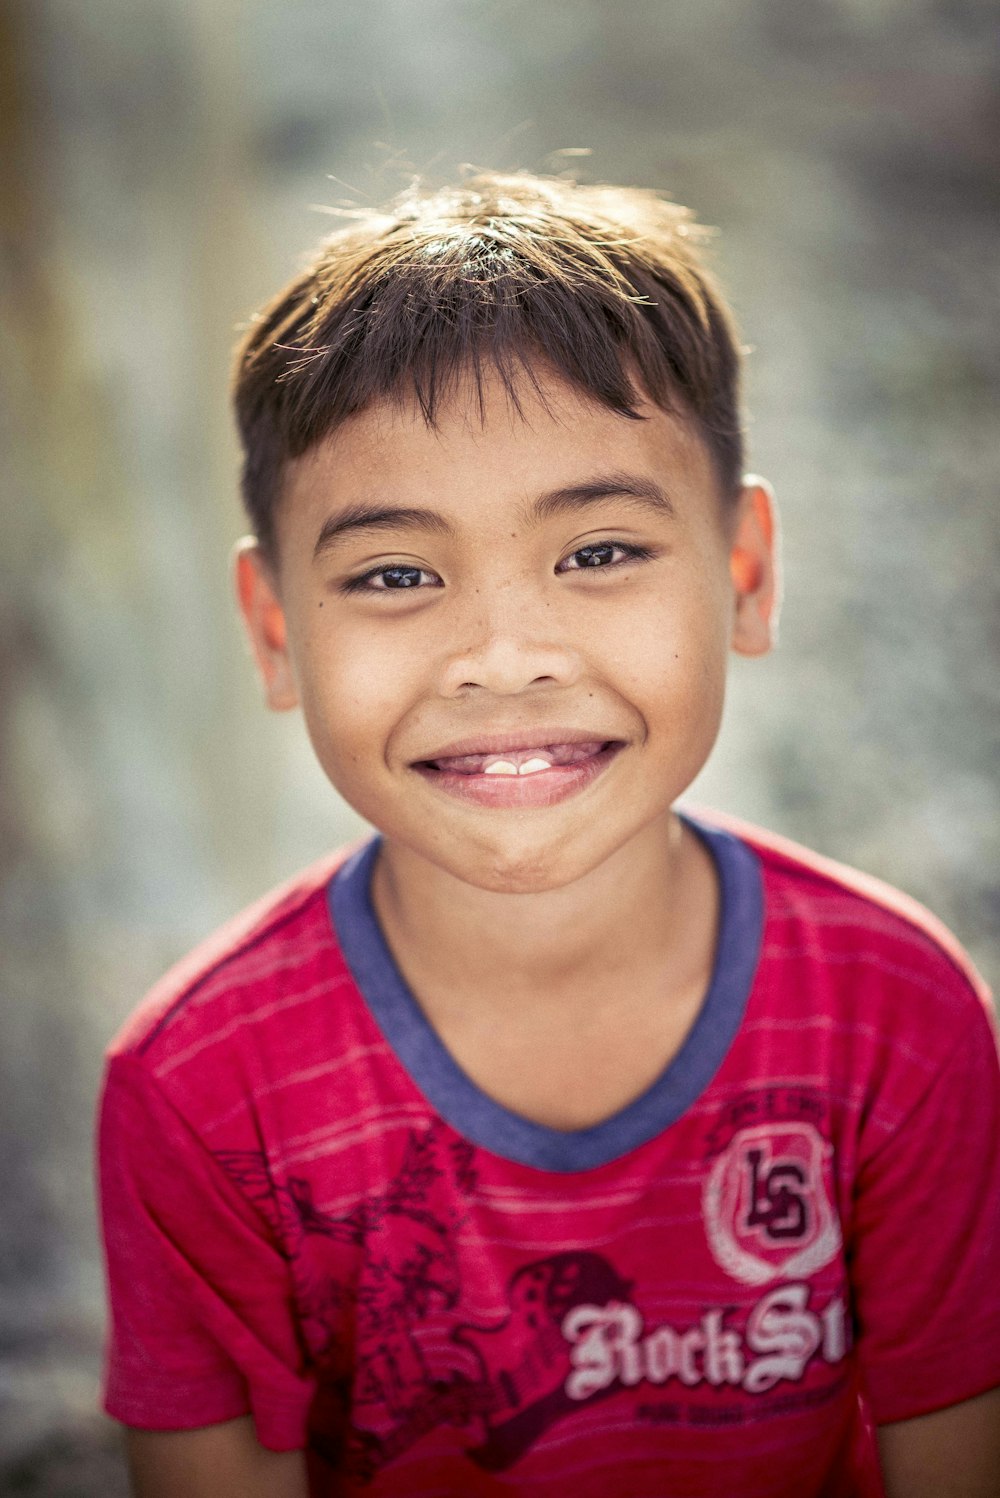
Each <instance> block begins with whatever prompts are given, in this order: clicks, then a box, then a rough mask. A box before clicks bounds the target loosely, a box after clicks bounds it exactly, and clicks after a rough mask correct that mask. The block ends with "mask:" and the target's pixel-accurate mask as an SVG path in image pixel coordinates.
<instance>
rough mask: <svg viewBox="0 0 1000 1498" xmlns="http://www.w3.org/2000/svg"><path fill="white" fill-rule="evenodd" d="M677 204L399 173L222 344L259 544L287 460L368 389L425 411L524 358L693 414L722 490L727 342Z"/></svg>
mask: <svg viewBox="0 0 1000 1498" xmlns="http://www.w3.org/2000/svg"><path fill="white" fill-rule="evenodd" d="M706 233H707V231H706V230H704V229H702V228H700V227H699V226H698V225H697V224H695V223H694V221H693V219H692V216H691V214H690V213H689V212H688V210H687V209H686V208H682V207H680V206H679V205H677V204H675V203H671V202H669V201H666V200H665V199H663V198H661V197H660V196H658V195H657V194H656V193H654V192H652V191H648V190H643V189H634V188H616V187H605V186H582V185H580V184H577V183H573V182H567V181H564V180H562V179H551V178H544V177H535V176H529V175H527V174H517V175H514V176H499V175H494V174H487V175H481V176H476V177H473V178H471V179H469V180H468V181H466V182H464V183H462V184H461V185H459V186H457V187H453V188H449V189H446V190H444V191H425V190H419V189H416V190H410V191H407V192H406V193H403V194H402V195H401V196H400V197H398V198H397V199H396V200H395V201H394V202H393V203H392V204H391V205H390V207H389V209H388V210H387V211H386V212H385V213H381V214H373V215H371V216H369V217H365V218H363V219H360V220H356V221H354V222H352V223H351V224H350V225H349V227H347V228H346V229H343V230H342V231H340V232H339V233H337V234H334V235H333V237H332V238H330V239H329V240H328V241H327V242H326V243H325V244H324V245H323V246H322V248H321V251H320V254H319V256H318V258H317V259H316V260H314V261H313V263H312V264H311V265H310V266H309V267H308V268H307V269H306V270H305V271H304V272H303V273H302V274H301V275H299V276H297V277H296V278H295V279H294V280H293V281H292V282H291V284H290V285H289V286H288V287H286V288H285V290H283V291H282V292H281V293H280V294H279V295H278V296H277V297H276V298H275V299H274V301H273V302H271V304H270V305H269V306H268V307H266V308H265V309H264V310H263V311H262V312H260V313H259V314H257V316H256V317H255V318H254V319H253V321H252V323H251V325H250V329H249V331H248V333H247V334H246V336H245V338H244V339H243V341H242V343H241V345H240V348H239V351H238V355H237V361H236V373H235V387H234V394H235V403H236V412H237V418H238V421H239V427H240V434H241V437H242V440H243V446H244V451H245V462H244V467H243V480H242V487H243V498H244V502H245V505H246V509H247V512H248V514H249V517H250V520H251V522H252V524H253V527H254V530H255V532H256V534H257V537H258V539H259V540H260V542H261V544H262V545H263V546H264V547H265V548H269V549H272V550H273V547H274V542H275V513H276V509H277V506H278V503H279V500H280V496H281V488H282V478H283V473H284V469H285V465H286V463H287V462H288V461H289V460H290V459H292V458H296V457H299V456H301V455H302V454H303V453H305V452H307V451H308V450H309V449H310V448H311V447H312V446H313V445H314V444H315V443H317V442H319V441H320V440H321V439H322V438H323V437H325V436H327V435H328V434H329V433H330V432H332V431H333V430H334V429H335V428H336V427H337V426H338V424H339V423H340V422H342V421H344V420H345V419H346V418H347V417H348V416H351V415H354V414H355V413H357V412H359V411H363V410H365V409H366V408H367V407H368V406H370V405H372V404H373V403H374V402H376V401H379V400H382V399H392V400H396V401H400V402H401V401H404V400H406V399H408V398H414V397H415V398H416V400H417V401H418V402H419V405H420V407H421V410H422V411H423V414H424V417H425V419H426V420H427V421H428V423H430V424H433V423H434V420H435V413H436V412H437V411H438V410H439V409H440V408H441V405H442V402H444V401H446V400H447V398H448V396H449V395H450V394H452V393H453V392H454V390H455V388H456V385H457V383H458V382H459V381H460V380H461V379H463V378H466V377H468V376H471V377H472V379H473V380H474V383H475V389H476V390H477V391H478V395H479V400H480V404H481V403H482V394H483V386H482V375H483V371H484V369H487V370H489V369H491V370H495V371H497V372H498V373H499V375H500V377H501V378H502V379H503V381H504V384H505V386H506V388H507V392H508V394H509V395H510V397H511V399H512V400H513V402H514V404H515V405H516V404H517V384H518V379H519V377H520V376H522V375H524V374H525V373H526V374H527V375H528V377H529V378H534V375H533V370H534V369H535V367H536V366H543V367H545V368H548V369H549V370H552V371H554V372H555V373H557V374H558V375H560V376H562V377H563V378H564V379H566V380H567V381H569V382H570V383H571V384H572V385H574V386H575V387H577V388H578V389H580V390H582V391H584V392H586V393H587V394H588V395H590V396H591V397H593V398H594V399H596V400H598V401H600V402H602V403H603V404H604V405H606V406H609V407H610V408H611V409H612V410H614V411H617V412H620V413H621V414H622V415H623V416H627V417H633V418H638V416H639V413H638V410H637V404H638V394H637V390H636V385H635V383H634V379H635V377H637V378H638V381H639V382H640V383H641V386H642V388H643V390H644V392H645V393H646V394H647V395H648V396H649V398H650V399H651V400H652V401H653V402H654V403H655V404H657V405H659V406H661V407H663V408H664V409H667V410H680V411H682V412H683V413H684V414H686V415H689V416H690V417H692V418H693V420H694V421H695V423H696V425H697V427H698V429H699V430H700V432H701V434H702V436H703V437H704V439H705V441H706V443H707V446H708V448H709V451H710V452H711V454H712V457H713V459H714V462H715V467H716V470H717V474H718V478H719V483H720V487H721V489H722V491H723V493H724V494H731V493H735V491H736V489H737V488H738V486H739V480H740V474H741V470H742V463H743V440H742V430H741V424H740V412H739V349H738V345H737V340H736V334H735V328H734V326H733V322H732V317H731V314H730V312H729V310H728V308H727V306H726V303H725V301H724V299H723V297H722V294H721V292H720V291H719V288H718V286H717V284H716V282H715V280H714V278H713V277H712V276H711V274H710V273H709V272H708V271H707V270H706V269H705V267H704V265H703V264H702V262H701V259H700V257H699V253H698V245H699V244H700V243H701V242H702V241H703V240H704V238H705V237H706Z"/></svg>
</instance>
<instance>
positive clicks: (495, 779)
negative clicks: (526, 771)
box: [414, 744, 624, 808]
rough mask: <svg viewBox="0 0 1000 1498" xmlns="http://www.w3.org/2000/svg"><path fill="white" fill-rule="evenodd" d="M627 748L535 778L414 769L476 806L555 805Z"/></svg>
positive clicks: (616, 746) (557, 767) (540, 772)
mask: <svg viewBox="0 0 1000 1498" xmlns="http://www.w3.org/2000/svg"><path fill="white" fill-rule="evenodd" d="M623 747H624V746H623V745H621V744H609V745H608V746H607V748H605V749H602V750H600V752H599V753H597V754H594V755H592V756H591V758H590V759H585V760H582V761H580V762H579V763H578V764H575V765H553V766H552V767H551V769H548V770H536V771H535V772H534V774H532V775H459V774H456V772H455V771H453V770H450V771H449V770H432V769H430V768H429V767H428V766H426V765H415V766H414V769H415V770H416V772H417V774H418V775H420V776H421V777H422V779H424V780H426V781H427V783H428V784H429V785H432V786H434V787H436V789H437V790H439V791H444V793H445V795H448V796H455V797H456V798H457V799H458V800H459V801H471V802H472V803H473V804H474V805H475V806H492V807H497V808H508V807H529V806H555V805H556V804H557V803H558V802H560V801H565V800H567V799H568V798H569V797H570V796H575V795H577V794H578V793H579V792H580V791H582V790H584V789H585V788H586V787H587V786H588V785H590V784H592V782H593V781H595V780H596V779H597V778H598V776H600V775H602V774H603V773H604V771H605V770H606V769H607V767H608V765H609V764H610V763H611V761H612V760H613V759H614V758H615V756H616V755H617V754H618V752H619V750H620V749H622V748H623Z"/></svg>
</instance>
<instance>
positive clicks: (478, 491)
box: [282, 369, 719, 526]
mask: <svg viewBox="0 0 1000 1498" xmlns="http://www.w3.org/2000/svg"><path fill="white" fill-rule="evenodd" d="M636 408H637V411H638V412H639V419H636V418H635V417H630V416H627V415H622V414H620V413H618V412H616V411H612V410H611V409H610V408H609V407H607V406H605V405H603V404H601V403H600V402H598V401H596V400H594V399H593V398H591V397H589V396H587V395H585V394H583V393H581V392H580V391H578V390H576V389H575V388H574V387H573V386H572V385H570V384H568V383H567V382H566V381H565V380H563V379H562V378H560V377H559V376H556V375H552V374H549V373H547V372H545V371H544V370H542V371H540V370H538V369H533V370H531V371H525V372H524V373H523V374H522V375H521V376H520V377H519V378H518V380H517V381H516V383H515V384H514V385H513V388H511V386H510V384H509V383H508V382H507V381H505V380H503V379H502V378H501V377H500V375H499V374H497V373H495V372H491V371H487V370H484V371H483V372H482V376H481V378H480V379H479V380H474V379H471V378H470V379H468V380H467V381H464V382H461V383H459V384H458V386H457V387H456V389H455V390H454V391H453V392H452V393H451V394H450V396H449V398H448V399H447V400H446V401H445V402H443V403H442V405H441V407H440V408H439V409H438V410H437V411H436V412H435V416H434V420H433V422H431V421H428V419H427V418H426V416H425V415H424V413H423V411H422V410H421V408H420V405H419V403H418V402H417V401H416V399H408V398H402V399H400V400H397V401H382V402H379V403H378V404H376V405H373V406H371V407H369V408H368V409H367V410H365V411H363V412H360V413H358V414H357V415H355V416H352V417H350V418H348V420H346V421H345V422H343V423H341V425H339V426H338V427H337V428H336V429H335V430H334V431H333V432H332V433H331V434H330V435H328V436H327V437H325V438H323V439H322V440H321V441H320V442H318V443H317V444H316V445H315V446H314V447H313V448H311V449H310V450H309V451H308V452H307V453H305V454H303V456H302V457H300V458H296V459H294V460H293V461H292V462H291V463H290V464H289V465H288V470H287V473H286V480H285V484H284V487H283V502H282V511H283V512H284V516H283V519H284V523H285V524H290V525H293V526H297V525H298V524H300V523H303V524H310V523H312V522H314V521H315V520H316V518H317V517H325V515H327V514H328V513H329V512H330V511H331V510H334V509H335V508H336V507H337V505H338V504H349V503H354V502H357V501H358V500H364V499H380V500H386V499H388V500H394V501H395V502H397V503H400V504H401V503H403V502H405V501H407V500H413V499H414V498H416V497H419V498H420V499H421V501H422V502H433V503H434V505H435V508H444V509H446V510H453V511H454V512H455V514H456V516H457V518H458V519H459V520H460V519H461V517H462V515H463V513H466V514H470V515H471V514H472V513H474V512H475V511H476V510H477V509H478V508H479V507H481V506H482V504H483V500H484V497H486V496H488V498H489V502H490V506H491V508H492V509H494V510H502V509H504V508H505V507H506V506H507V505H508V504H509V505H517V504H521V503H523V502H524V501H525V500H531V499H532V498H534V497H535V496H536V495H537V494H540V493H543V492H545V491H548V490H550V489H552V488H554V487H559V486H568V485H572V484H580V483H585V482H586V481H587V480H588V479H589V478H591V477H593V476H594V475H596V474H598V473H606V472H609V471H611V470H614V471H618V472H623V473H629V474H633V475H635V476H636V477H638V478H648V479H650V480H652V481H654V482H656V483H657V484H659V485H660V486H661V487H662V488H664V489H665V491H666V492H667V493H668V494H669V495H670V497H671V499H672V500H677V499H680V500H682V501H684V500H685V499H686V501H687V503H688V504H689V505H690V504H697V505H698V506H699V507H704V506H707V507H708V508H709V509H710V510H711V511H712V512H713V513H714V512H715V511H716V510H717V508H718V504H719V495H718V483H717V480H716V476H715V470H714V465H713V463H712V460H711V456H710V454H709V452H708V448H707V446H706V444H705V443H704V441H703V440H702V438H701V437H700V435H699V433H698V431H697V429H696V425H695V422H694V419H693V418H690V417H687V416H685V415H682V414H680V413H674V412H668V411H664V410H663V409H662V408H661V407H659V406H656V405H654V404H653V403H652V402H650V401H648V400H647V399H645V398H640V399H639V400H638V401H637V407H636Z"/></svg>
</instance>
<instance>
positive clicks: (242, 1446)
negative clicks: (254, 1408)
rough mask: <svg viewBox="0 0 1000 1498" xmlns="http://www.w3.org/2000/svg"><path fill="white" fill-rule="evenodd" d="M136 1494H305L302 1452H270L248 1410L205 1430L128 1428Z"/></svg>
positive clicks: (265, 1497) (163, 1497)
mask: <svg viewBox="0 0 1000 1498" xmlns="http://www.w3.org/2000/svg"><path fill="white" fill-rule="evenodd" d="M125 1449H126V1452H127V1454H128V1465H129V1473H130V1476H131V1479H132V1493H133V1495H134V1498H306V1495H307V1492H308V1489H307V1486H306V1468H305V1461H304V1458H303V1455H302V1452H301V1451H267V1450H265V1448H264V1447H263V1446H261V1445H259V1444H258V1442H257V1438H256V1436H255V1435H254V1426H253V1420H252V1419H251V1417H250V1416H249V1415H243V1416H241V1417H240V1419H238V1420H226V1421H225V1422H224V1423H223V1424H221V1425H209V1426H205V1427H204V1428H203V1429H201V1430H170V1431H161V1430H132V1429H130V1430H128V1431H126V1441H125Z"/></svg>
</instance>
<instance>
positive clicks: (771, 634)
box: [729, 474, 781, 655]
mask: <svg viewBox="0 0 1000 1498" xmlns="http://www.w3.org/2000/svg"><path fill="white" fill-rule="evenodd" d="M737 503H738V512H737V518H736V525H735V529H734V532H733V540H732V548H731V550H730V554H729V570H730V575H731V578H732V585H733V600H734V608H733V632H732V642H731V643H732V648H733V649H734V650H735V651H737V652H738V654H740V655H766V654H767V652H768V651H769V650H770V649H771V647H772V646H773V645H774V642H775V640H776V639H777V631H778V612H779V608H780V591H781V588H780V574H779V562H778V517H777V509H776V506H775V502H774V494H773V492H772V490H771V486H770V484H768V483H767V482H766V481H765V480H764V479H760V478H757V477H756V475H754V474H748V475H747V476H746V478H745V480H744V484H743V489H742V491H741V493H740V497H739V500H738V501H737Z"/></svg>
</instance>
